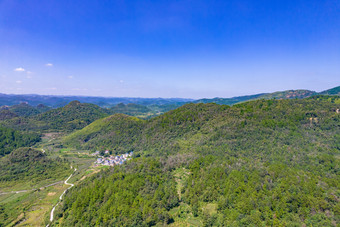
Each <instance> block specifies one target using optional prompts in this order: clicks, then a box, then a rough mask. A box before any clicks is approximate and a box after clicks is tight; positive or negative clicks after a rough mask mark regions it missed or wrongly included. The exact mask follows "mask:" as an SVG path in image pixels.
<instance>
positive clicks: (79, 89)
mask: <svg viewBox="0 0 340 227" xmlns="http://www.w3.org/2000/svg"><path fill="white" fill-rule="evenodd" d="M87 90H88V89H87V88H73V89H72V91H87Z"/></svg>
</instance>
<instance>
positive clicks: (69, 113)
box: [33, 101, 107, 130]
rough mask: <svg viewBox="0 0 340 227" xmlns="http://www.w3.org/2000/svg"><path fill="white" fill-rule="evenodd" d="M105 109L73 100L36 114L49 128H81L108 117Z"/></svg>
mask: <svg viewBox="0 0 340 227" xmlns="http://www.w3.org/2000/svg"><path fill="white" fill-rule="evenodd" d="M106 116H107V114H106V113H105V111H104V110H103V109H102V108H100V107H99V106H96V105H94V104H88V103H80V102H78V101H72V102H71V103H69V104H68V105H66V106H64V107H61V108H58V109H54V110H51V111H48V112H46V113H43V114H40V115H37V116H34V117H33V119H34V120H37V121H42V122H45V123H46V124H47V128H48V129H68V130H73V129H80V128H83V127H85V126H86V125H88V124H90V123H91V122H93V121H95V120H97V119H99V118H103V117H106Z"/></svg>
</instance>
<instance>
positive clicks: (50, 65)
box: [45, 63, 53, 67]
mask: <svg viewBox="0 0 340 227" xmlns="http://www.w3.org/2000/svg"><path fill="white" fill-rule="evenodd" d="M45 66H47V67H52V66H53V64H52V63H46V64H45Z"/></svg>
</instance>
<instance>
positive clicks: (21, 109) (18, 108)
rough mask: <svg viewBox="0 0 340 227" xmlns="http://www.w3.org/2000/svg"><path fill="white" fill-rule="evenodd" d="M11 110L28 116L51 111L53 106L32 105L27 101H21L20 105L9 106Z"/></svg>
mask: <svg viewBox="0 0 340 227" xmlns="http://www.w3.org/2000/svg"><path fill="white" fill-rule="evenodd" d="M8 109H9V110H10V111H11V112H13V113H15V114H16V115H18V116H23V117H28V116H33V115H38V114H40V113H43V112H47V111H49V110H50V109H51V108H50V107H47V106H45V105H42V104H40V105H38V106H30V105H28V104H26V103H21V104H18V105H13V106H10V107H9V108H8Z"/></svg>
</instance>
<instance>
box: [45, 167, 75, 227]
mask: <svg viewBox="0 0 340 227" xmlns="http://www.w3.org/2000/svg"><path fill="white" fill-rule="evenodd" d="M71 168H72V167H71ZM76 171H77V169H74V172H73V173H72V174H71V175H70V176H69V177H68V178H67V179H66V180H65V182H64V183H65V184H66V185H70V187H68V188H67V189H66V190H65V191H64V192H63V193H62V194H61V196H60V197H59V202H58V203H57V204H56V205H55V206H54V207H53V208H52V210H51V214H50V222H52V221H53V219H54V210H55V208H56V207H57V206H58V205H59V203H60V202H61V201H62V199H63V195H64V194H65V193H66V192H67V190H69V189H70V188H72V187H73V186H74V184H71V183H67V181H68V180H69V179H70V178H71V177H72V176H73V174H74V173H75V172H76ZM49 226H50V224H48V225H46V227H49Z"/></svg>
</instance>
